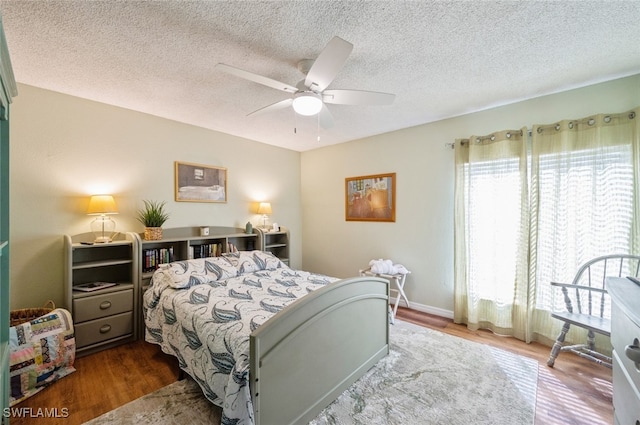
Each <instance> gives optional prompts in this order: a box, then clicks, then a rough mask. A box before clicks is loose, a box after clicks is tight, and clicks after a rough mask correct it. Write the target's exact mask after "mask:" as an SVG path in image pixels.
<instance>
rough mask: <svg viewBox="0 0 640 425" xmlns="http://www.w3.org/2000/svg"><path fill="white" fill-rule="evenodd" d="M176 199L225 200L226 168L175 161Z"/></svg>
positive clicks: (182, 200)
mask: <svg viewBox="0 0 640 425" xmlns="http://www.w3.org/2000/svg"><path fill="white" fill-rule="evenodd" d="M175 166H176V172H175V176H176V184H175V190H176V201H178V202H227V169H226V168H223V167H212V166H210V165H201V164H191V163H188V162H178V161H176V163H175Z"/></svg>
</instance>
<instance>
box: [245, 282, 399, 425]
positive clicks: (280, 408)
mask: <svg viewBox="0 0 640 425" xmlns="http://www.w3.org/2000/svg"><path fill="white" fill-rule="evenodd" d="M388 309H389V282H388V281H387V280H384V279H380V278H376V277H357V278H350V279H344V280H339V281H337V282H334V283H331V284H329V285H327V286H326V287H323V288H321V289H319V290H317V291H314V292H312V293H311V294H309V295H307V296H305V297H303V298H301V299H300V300H298V301H296V302H295V303H293V304H291V305H289V306H288V307H286V308H285V309H283V310H282V311H281V312H279V313H278V314H276V315H275V316H273V317H272V318H270V319H269V320H268V321H267V322H266V323H265V324H264V325H262V326H260V327H259V328H258V329H256V330H255V331H254V332H253V333H252V334H251V338H250V350H251V352H250V362H251V369H250V378H251V382H250V386H251V397H252V400H253V406H254V413H255V423H256V425H285V424H306V423H308V422H309V421H310V420H311V419H313V418H315V417H316V416H317V415H318V414H319V413H320V412H321V411H322V409H324V408H325V407H326V406H328V405H329V404H331V402H332V401H334V400H335V399H336V398H337V397H338V396H339V395H340V394H341V393H342V392H343V391H344V390H346V389H347V388H348V387H349V386H350V385H351V384H353V383H354V382H355V381H356V380H357V379H358V378H360V377H361V376H362V375H363V374H364V373H365V372H367V371H368V370H369V369H370V368H371V367H372V366H373V365H375V364H376V363H377V362H378V360H380V359H381V358H382V357H384V356H386V355H387V354H388V353H389V317H388Z"/></svg>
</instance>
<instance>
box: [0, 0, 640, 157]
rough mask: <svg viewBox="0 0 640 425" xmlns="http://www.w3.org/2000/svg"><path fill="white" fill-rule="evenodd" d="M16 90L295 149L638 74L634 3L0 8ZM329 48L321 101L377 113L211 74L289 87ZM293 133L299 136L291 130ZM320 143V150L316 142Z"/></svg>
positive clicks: (51, 4)
mask: <svg viewBox="0 0 640 425" xmlns="http://www.w3.org/2000/svg"><path fill="white" fill-rule="evenodd" d="M0 10H1V11H2V19H3V23H4V29H5V33H6V36H7V42H8V45H9V52H10V54H11V60H12V63H13V69H14V73H15V76H16V80H17V81H18V82H20V83H24V84H29V85H33V86H36V87H42V88H45V89H49V90H54V91H57V92H62V93H67V94H70V95H74V96H79V97H83V98H87V99H92V100H96V101H99V102H104V103H108V104H112V105H117V106H121V107H124V108H128V109H133V110H137V111H142V112H146V113H149V114H153V115H157V116H160V117H165V118H169V119H173V120H176V121H181V122H185V123H189V124H193V125H197V126H201V127H205V128H209V129H213V130H218V131H222V132H225V133H229V134H233V135H237V136H241V137H245V138H248V139H252V140H256V141H259V142H263V143H268V144H271V145H276V146H281V147H285V148H288V149H292V150H296V151H306V150H310V149H314V148H318V147H321V146H327V145H330V144H335V143H341V142H345V141H349V140H353V139H357V138H362V137H366V136H370V135H374V134H380V133H384V132H388V131H393V130H397V129H400V128H405V127H410V126H415V125H419V124H423V123H428V122H432V121H437V120H440V119H444V118H448V117H452V116H457V115H461V114H465V113H469V112H474V111H478V110H482V109H487V108H490V107H494V106H498V105H503V104H508V103H512V102H516V101H520V100H523V99H529V98H533V97H537V96H542V95H545V94H550V93H555V92H559V91H564V90H568V89H572V88H577V87H581V86H586V85H590V84H594V83H598V82H602V81H606V80H611V79H615V78H619V77H623V76H628V75H633V74H638V73H640V1H638V0H634V1H516V2H512V1H464V2H463V1H437V2H436V1H428V2H427V1H411V2H408V1H295V2H283V1H264V2H263V1H260V2H257V1H31V0H30V1H16V0H11V1H6V0H3V1H0ZM333 36H339V37H341V38H343V39H345V40H347V41H349V42H351V43H353V45H354V48H353V51H352V53H351V55H350V56H349V58H348V60H347V62H346V64H345V66H344V68H342V70H341V71H340V73H339V74H338V76H337V77H336V79H335V80H334V81H333V82H332V84H330V85H329V88H330V89H359V90H371V91H381V92H389V93H395V94H396V99H395V101H394V103H393V104H392V105H390V106H345V105H328V107H329V109H330V110H331V112H332V114H333V116H334V120H335V125H334V126H333V127H332V128H330V129H327V130H325V129H322V128H320V129H318V123H317V119H315V118H307V117H296V116H295V115H294V114H293V112H292V111H291V110H290V109H287V110H281V111H277V112H273V113H269V114H264V115H259V116H250V117H247V114H249V113H250V112H253V111H255V110H257V109H259V108H261V107H263V106H266V105H269V104H271V103H274V102H277V101H279V100H283V99H286V98H287V97H289V95H288V94H287V93H284V92H280V91H277V90H274V89H272V88H269V87H265V86H262V85H258V84H256V83H253V82H250V81H246V80H243V79H240V78H238V77H236V76H233V75H229V74H226V73H224V72H221V71H220V70H218V69H216V68H215V65H216V64H217V63H219V62H223V63H226V64H228V65H232V66H235V67H239V68H242V69H245V70H248V71H251V72H253V73H256V74H261V75H264V76H267V77H269V78H272V79H275V80H278V81H282V82H285V83H287V84H290V85H296V83H297V82H298V81H300V80H302V79H303V78H304V75H303V74H302V73H300V71H298V69H297V67H296V64H297V63H298V61H299V60H301V59H305V58H311V59H314V58H316V57H317V55H318V54H319V53H320V52H321V51H322V49H323V48H324V46H325V45H326V44H327V43H328V42H329V40H330V39H331V38H332V37H333ZM294 128H297V131H296V132H294ZM318 135H319V136H320V141H318V140H317V137H318Z"/></svg>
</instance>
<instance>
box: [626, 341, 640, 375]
mask: <svg viewBox="0 0 640 425" xmlns="http://www.w3.org/2000/svg"><path fill="white" fill-rule="evenodd" d="M624 354H625V356H627V357H628V358H629V360H631V361H632V362H634V363H635V364H636V368H637V367H638V363H640V341H638V338H634V339H633V344H629V345H627V346H626V347H624Z"/></svg>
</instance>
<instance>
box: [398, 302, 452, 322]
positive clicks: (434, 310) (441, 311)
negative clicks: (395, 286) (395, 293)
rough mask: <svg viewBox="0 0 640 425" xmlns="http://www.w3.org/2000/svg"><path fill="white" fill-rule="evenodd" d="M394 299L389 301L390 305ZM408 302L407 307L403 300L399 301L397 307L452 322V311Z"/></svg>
mask: <svg viewBox="0 0 640 425" xmlns="http://www.w3.org/2000/svg"><path fill="white" fill-rule="evenodd" d="M395 300H396V299H395V298H393V299H392V300H391V304H394V303H395ZM409 302H410V304H411V305H410V306H407V303H406V302H404V300H402V299H401V300H400V303H399V306H400V307H407V308H410V309H412V310H417V311H421V312H423V313H428V314H433V315H434V316H440V317H445V318H447V319H452V320H453V311H452V310H445V309H443V308H439V307H433V306H430V305H424V304H419V303H417V302H415V301H409Z"/></svg>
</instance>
